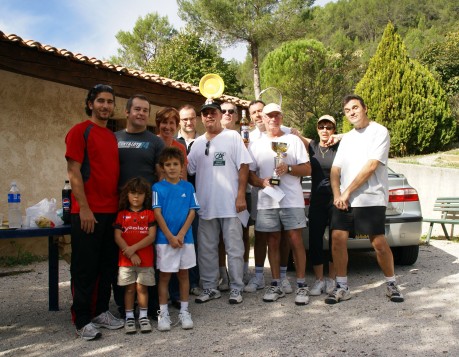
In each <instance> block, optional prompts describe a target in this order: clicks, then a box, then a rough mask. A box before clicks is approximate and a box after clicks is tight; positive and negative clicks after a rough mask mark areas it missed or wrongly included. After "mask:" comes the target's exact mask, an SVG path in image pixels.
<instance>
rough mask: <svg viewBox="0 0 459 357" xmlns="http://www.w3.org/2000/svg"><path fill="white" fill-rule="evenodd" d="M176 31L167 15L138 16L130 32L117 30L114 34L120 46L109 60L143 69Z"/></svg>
mask: <svg viewBox="0 0 459 357" xmlns="http://www.w3.org/2000/svg"><path fill="white" fill-rule="evenodd" d="M176 33H177V31H176V30H175V29H174V28H173V27H172V26H171V25H170V24H169V20H168V18H167V16H160V15H158V14H157V13H151V14H147V15H145V17H143V18H142V17H139V18H138V19H137V21H136V23H135V26H134V29H133V30H132V32H129V31H119V32H118V33H117V34H116V39H117V40H118V43H119V44H120V46H121V48H119V49H118V55H117V56H112V57H111V58H110V61H112V62H113V63H118V64H121V65H123V66H125V67H130V68H136V69H142V70H143V69H145V67H146V66H147V64H148V63H149V62H150V61H151V60H153V59H154V58H155V57H156V56H157V54H158V52H159V50H160V48H161V47H162V46H163V45H164V44H165V43H167V42H168V41H169V40H170V39H171V38H172V37H173V36H174V35H175V34H176Z"/></svg>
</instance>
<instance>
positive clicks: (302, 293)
mask: <svg viewBox="0 0 459 357" xmlns="http://www.w3.org/2000/svg"><path fill="white" fill-rule="evenodd" d="M308 303H309V289H308V287H307V286H303V287H301V288H298V289H296V297H295V304H296V305H307V304H308Z"/></svg>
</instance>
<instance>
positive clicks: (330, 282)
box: [325, 278, 336, 294]
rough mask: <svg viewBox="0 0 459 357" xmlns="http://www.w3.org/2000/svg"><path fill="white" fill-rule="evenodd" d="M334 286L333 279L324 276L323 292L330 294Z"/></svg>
mask: <svg viewBox="0 0 459 357" xmlns="http://www.w3.org/2000/svg"><path fill="white" fill-rule="evenodd" d="M335 286H336V282H335V281H334V280H333V279H330V278H325V293H327V294H330V293H331V292H332V291H333V289H334V288H335Z"/></svg>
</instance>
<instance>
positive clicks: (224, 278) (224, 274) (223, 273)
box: [218, 266, 228, 282]
mask: <svg viewBox="0 0 459 357" xmlns="http://www.w3.org/2000/svg"><path fill="white" fill-rule="evenodd" d="M218 270H219V271H220V279H222V282H228V273H227V272H226V266H224V267H220V268H219V269H218Z"/></svg>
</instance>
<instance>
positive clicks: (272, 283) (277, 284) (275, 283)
mask: <svg viewBox="0 0 459 357" xmlns="http://www.w3.org/2000/svg"><path fill="white" fill-rule="evenodd" d="M279 284H280V279H273V280H271V286H279Z"/></svg>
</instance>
